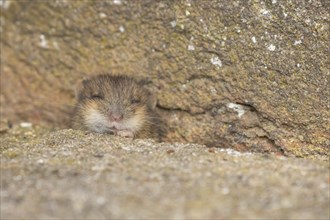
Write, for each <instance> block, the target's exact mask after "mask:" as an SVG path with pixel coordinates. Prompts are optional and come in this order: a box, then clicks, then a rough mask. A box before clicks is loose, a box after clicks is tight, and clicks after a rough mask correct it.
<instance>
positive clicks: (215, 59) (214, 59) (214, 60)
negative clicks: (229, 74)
mask: <svg viewBox="0 0 330 220" xmlns="http://www.w3.org/2000/svg"><path fill="white" fill-rule="evenodd" d="M210 61H211V63H212V64H213V65H216V66H218V67H222V62H221V60H220V59H219V57H218V56H213V57H212V58H211V59H210Z"/></svg>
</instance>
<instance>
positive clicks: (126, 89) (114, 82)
mask: <svg viewBox="0 0 330 220" xmlns="http://www.w3.org/2000/svg"><path fill="white" fill-rule="evenodd" d="M76 98H77V103H76V106H75V109H74V113H73V121H72V127H73V128H74V129H79V130H85V131H91V132H97V133H105V134H113V135H118V136H122V137H126V138H153V139H156V140H158V141H159V139H160V137H161V133H162V128H161V122H162V120H161V118H160V116H159V114H157V113H156V111H155V107H156V101H157V100H156V97H155V95H153V94H152V93H150V92H149V91H148V90H147V89H145V88H144V87H143V85H142V84H141V83H140V82H138V81H137V80H135V79H134V78H132V77H129V76H125V75H110V74H102V75H97V76H93V77H91V78H89V79H86V80H83V81H82V82H81V83H80V85H79V86H78V88H77V91H76Z"/></svg>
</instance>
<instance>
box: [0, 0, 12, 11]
mask: <svg viewBox="0 0 330 220" xmlns="http://www.w3.org/2000/svg"><path fill="white" fill-rule="evenodd" d="M10 3H11V2H10V1H8V0H1V1H0V7H2V8H4V9H7V8H9V5H10Z"/></svg>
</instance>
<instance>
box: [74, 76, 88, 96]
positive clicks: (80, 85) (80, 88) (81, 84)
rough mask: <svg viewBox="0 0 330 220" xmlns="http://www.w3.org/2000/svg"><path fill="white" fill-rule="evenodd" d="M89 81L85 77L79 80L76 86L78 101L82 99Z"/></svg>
mask: <svg viewBox="0 0 330 220" xmlns="http://www.w3.org/2000/svg"><path fill="white" fill-rule="evenodd" d="M87 81H88V79H87V78H86V77H84V78H83V79H82V80H79V81H78V82H77V83H76V85H75V96H76V99H77V100H81V99H82V98H83V97H82V91H83V90H84V88H85V85H86V83H87Z"/></svg>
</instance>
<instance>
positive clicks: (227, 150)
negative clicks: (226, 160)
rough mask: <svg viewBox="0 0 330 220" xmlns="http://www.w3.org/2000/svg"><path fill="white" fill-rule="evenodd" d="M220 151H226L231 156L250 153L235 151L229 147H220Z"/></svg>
mask: <svg viewBox="0 0 330 220" xmlns="http://www.w3.org/2000/svg"><path fill="white" fill-rule="evenodd" d="M220 152H226V153H227V154H229V155H232V156H236V157H237V156H243V155H252V154H251V153H249V152H247V153H241V152H239V151H236V150H233V149H230V148H227V149H220Z"/></svg>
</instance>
